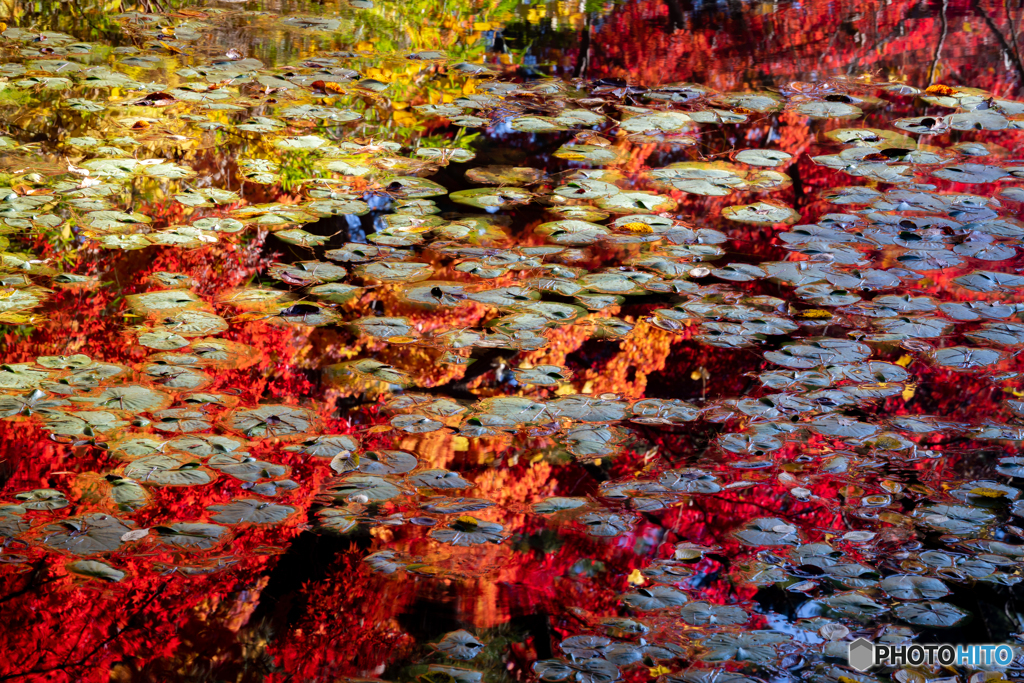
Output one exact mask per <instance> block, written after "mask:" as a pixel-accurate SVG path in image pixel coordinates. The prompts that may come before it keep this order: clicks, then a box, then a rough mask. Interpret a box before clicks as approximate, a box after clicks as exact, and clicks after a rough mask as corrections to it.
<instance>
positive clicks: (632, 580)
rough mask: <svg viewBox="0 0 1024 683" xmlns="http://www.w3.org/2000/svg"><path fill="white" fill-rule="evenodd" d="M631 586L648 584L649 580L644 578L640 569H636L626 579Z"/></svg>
mask: <svg viewBox="0 0 1024 683" xmlns="http://www.w3.org/2000/svg"><path fill="white" fill-rule="evenodd" d="M626 581H628V582H629V585H630V586H642V585H644V584H645V583H647V579H645V578H644V575H643V573H641V571H640V570H639V569H634V570H633V571H632V572H630V574H629V577H628V578H627V579H626Z"/></svg>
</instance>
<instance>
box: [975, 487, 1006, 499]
mask: <svg viewBox="0 0 1024 683" xmlns="http://www.w3.org/2000/svg"><path fill="white" fill-rule="evenodd" d="M971 495H972V496H981V497H982V498H1002V497H1003V496H1005V495H1006V491H1000V490H999V489H990V488H988V487H986V486H979V487H978V488H976V489H971Z"/></svg>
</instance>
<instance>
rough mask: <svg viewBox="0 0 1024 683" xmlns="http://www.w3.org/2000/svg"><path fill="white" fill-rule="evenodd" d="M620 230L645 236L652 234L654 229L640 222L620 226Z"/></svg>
mask: <svg viewBox="0 0 1024 683" xmlns="http://www.w3.org/2000/svg"><path fill="white" fill-rule="evenodd" d="M622 229H623V230H626V231H628V232H632V233H636V234H645V235H646V234H648V233H652V232H654V228H652V227H651V226H650V225H648V224H647V223H641V222H640V221H635V222H633V223H626V224H625V225H623V226H622Z"/></svg>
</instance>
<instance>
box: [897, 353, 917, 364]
mask: <svg viewBox="0 0 1024 683" xmlns="http://www.w3.org/2000/svg"><path fill="white" fill-rule="evenodd" d="M913 360H914V357H913V356H911V355H910V354H907V353H905V354H903V355H902V356H900V358H899V360H898V361H896V365H898V366H900V367H901V368H905V367H907V366H908V365H910V363H911V361H913Z"/></svg>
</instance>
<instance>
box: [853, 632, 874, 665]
mask: <svg viewBox="0 0 1024 683" xmlns="http://www.w3.org/2000/svg"><path fill="white" fill-rule="evenodd" d="M848 657H849V660H850V666H851V667H853V668H854V669H856V670H857V671H867V670H868V669H870V668H871V667H872V666H874V665H875V645H874V643H872V642H871V641H870V640H867V639H865V638H858V639H857V640H855V641H853V642H852V643H850V653H849V655H848Z"/></svg>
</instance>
